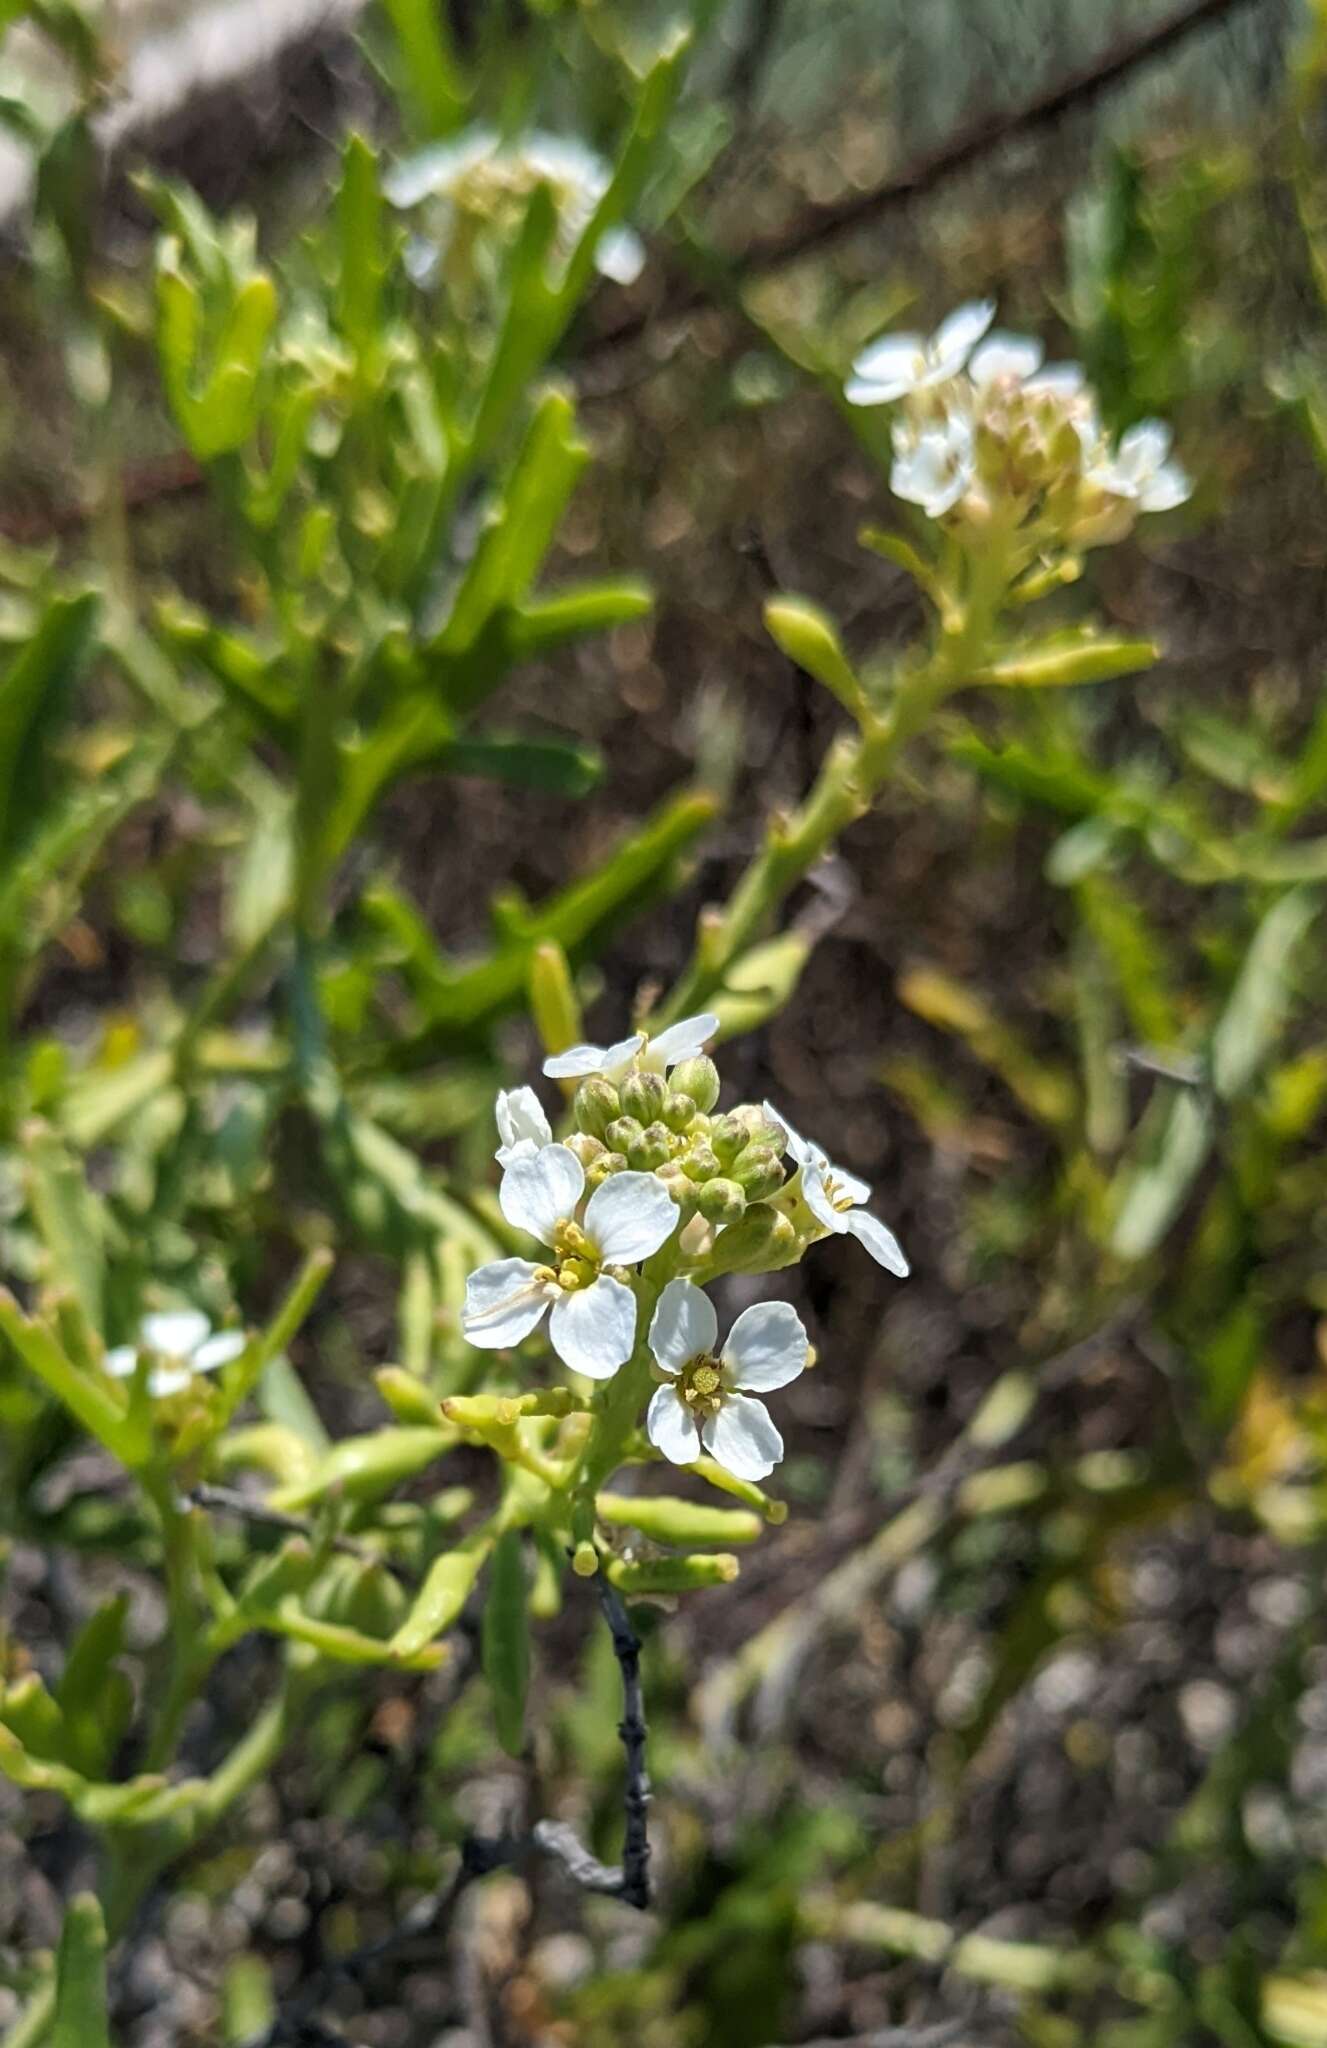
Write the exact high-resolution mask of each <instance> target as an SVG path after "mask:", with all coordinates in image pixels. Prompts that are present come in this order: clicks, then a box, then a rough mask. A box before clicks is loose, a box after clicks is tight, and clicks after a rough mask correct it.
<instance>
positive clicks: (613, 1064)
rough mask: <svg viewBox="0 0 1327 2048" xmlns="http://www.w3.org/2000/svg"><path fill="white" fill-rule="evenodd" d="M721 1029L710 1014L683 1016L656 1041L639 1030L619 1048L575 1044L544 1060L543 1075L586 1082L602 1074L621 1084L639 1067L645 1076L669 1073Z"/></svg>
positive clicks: (660, 1034)
mask: <svg viewBox="0 0 1327 2048" xmlns="http://www.w3.org/2000/svg"><path fill="white" fill-rule="evenodd" d="M718 1028H719V1020H718V1018H717V1017H715V1016H713V1015H712V1014H711V1013H710V1012H709V1011H707V1010H706V1011H702V1013H701V1015H700V1016H699V1017H683V1019H682V1020H681V1022H680V1023H678V1024H670V1025H669V1026H668V1029H667V1030H666V1031H661V1032H659V1034H658V1035H657V1037H654V1038H647V1037H646V1035H645V1033H644V1032H643V1031H637V1032H634V1033H633V1034H632V1036H631V1037H630V1038H622V1039H619V1040H618V1042H617V1044H616V1045H573V1046H570V1047H569V1048H568V1050H567V1051H566V1052H559V1053H555V1054H554V1055H553V1057H552V1058H551V1059H547V1060H545V1061H544V1072H545V1073H546V1074H547V1075H548V1076H549V1077H550V1079H552V1080H555V1081H583V1080H586V1079H588V1078H589V1076H591V1075H595V1074H597V1075H602V1077H603V1079H604V1080H605V1081H622V1080H625V1078H626V1076H627V1075H628V1074H629V1073H630V1072H631V1070H632V1068H633V1067H634V1068H637V1069H639V1071H640V1072H641V1073H645V1074H666V1073H667V1072H668V1070H669V1068H670V1067H675V1066H677V1065H678V1064H679V1062H680V1061H682V1060H689V1059H694V1058H695V1056H696V1054H697V1053H701V1052H704V1050H705V1047H706V1044H707V1043H708V1041H709V1040H710V1039H711V1038H713V1036H714V1034H715V1032H716V1031H717V1030H718Z"/></svg>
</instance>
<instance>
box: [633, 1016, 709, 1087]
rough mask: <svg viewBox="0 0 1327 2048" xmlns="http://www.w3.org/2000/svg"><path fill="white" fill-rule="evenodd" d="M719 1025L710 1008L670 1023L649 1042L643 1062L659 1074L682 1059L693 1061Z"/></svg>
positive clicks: (702, 1050)
mask: <svg viewBox="0 0 1327 2048" xmlns="http://www.w3.org/2000/svg"><path fill="white" fill-rule="evenodd" d="M718 1028H719V1020H718V1018H717V1017H715V1016H712V1015H711V1014H710V1012H709V1011H705V1012H704V1013H703V1014H702V1015H701V1016H699V1017H684V1018H683V1019H682V1021H681V1023H680V1024H670V1025H669V1027H668V1029H667V1030H666V1031H661V1032H660V1033H659V1036H658V1037H657V1038H651V1039H650V1040H649V1041H648V1042H647V1044H646V1047H645V1057H644V1059H643V1060H642V1062H641V1065H642V1066H645V1067H650V1068H652V1069H653V1070H654V1071H655V1072H656V1073H660V1074H662V1073H666V1072H667V1070H668V1068H669V1067H675V1066H676V1065H677V1063H678V1061H679V1060H691V1059H694V1058H695V1057H696V1054H697V1053H701V1052H704V1050H705V1047H706V1046H707V1045H708V1043H709V1041H710V1039H711V1038H713V1036H714V1034H715V1032H716V1031H717V1030H718Z"/></svg>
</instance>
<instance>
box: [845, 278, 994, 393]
mask: <svg viewBox="0 0 1327 2048" xmlns="http://www.w3.org/2000/svg"><path fill="white" fill-rule="evenodd" d="M994 318H995V302H994V300H992V299H980V300H976V299H974V300H972V301H970V302H969V304H967V305H966V306H960V307H959V308H958V310H957V311H956V312H953V313H951V314H950V315H949V318H948V319H947V320H943V321H941V323H940V325H939V326H938V327H937V328H936V330H935V333H934V334H933V335H932V336H931V337H930V339H929V340H927V338H926V337H925V336H924V335H921V334H887V335H885V336H884V338H883V340H880V341H875V342H872V344H871V346H870V348H868V349H864V350H863V351H862V353H861V355H859V356H858V358H857V360H856V362H855V363H854V364H853V366H852V367H853V376H852V378H851V380H850V382H849V383H848V385H847V386H846V388H845V390H844V394H843V395H844V397H845V398H846V399H847V401H848V403H849V405H892V404H893V403H894V401H895V399H899V398H906V397H907V396H908V394H909V393H910V392H914V391H929V390H930V389H931V388H932V387H933V386H934V385H936V384H947V383H948V382H949V379H950V378H951V377H957V375H958V373H959V371H960V370H961V369H962V368H963V366H964V364H965V363H966V362H967V359H968V357H969V355H970V354H971V353H972V350H973V348H974V347H975V345H976V343H977V342H979V341H980V340H981V338H982V336H983V334H985V332H986V329H987V328H988V327H989V326H990V324H991V322H992V320H993V319H994Z"/></svg>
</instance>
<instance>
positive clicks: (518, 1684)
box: [482, 1529, 530, 1756]
mask: <svg viewBox="0 0 1327 2048" xmlns="http://www.w3.org/2000/svg"><path fill="white" fill-rule="evenodd" d="M526 1601H527V1589H526V1583H525V1552H524V1548H523V1545H522V1543H521V1534H520V1531H519V1529H508V1530H506V1531H505V1532H504V1533H503V1535H501V1536H500V1537H499V1538H498V1541H497V1546H496V1548H495V1549H494V1552H493V1563H492V1566H491V1567H490V1570H489V1581H488V1599H487V1600H486V1602H485V1603H484V1621H483V1631H482V1652H483V1659H482V1661H483V1666H484V1676H485V1678H487V1680H488V1682H489V1686H490V1689H491V1690H492V1694H493V1725H494V1727H495V1729H496V1730H497V1737H498V1741H499V1742H500V1743H501V1744H502V1747H503V1748H504V1749H505V1750H506V1752H507V1754H508V1756H519V1755H520V1753H521V1751H522V1749H523V1748H524V1747H525V1695H526V1690H527V1688H528V1686H529V1683H530V1618H529V1610H528V1607H527V1604H526Z"/></svg>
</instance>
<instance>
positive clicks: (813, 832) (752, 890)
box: [651, 529, 1021, 1030]
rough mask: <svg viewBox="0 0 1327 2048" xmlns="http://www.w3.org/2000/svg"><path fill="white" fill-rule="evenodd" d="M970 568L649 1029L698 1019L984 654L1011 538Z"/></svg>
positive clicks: (780, 827)
mask: <svg viewBox="0 0 1327 2048" xmlns="http://www.w3.org/2000/svg"><path fill="white" fill-rule="evenodd" d="M970 560H971V561H972V569H971V575H970V578H969V583H968V588H967V591H966V592H965V594H964V601H963V603H962V605H961V606H960V607H958V608H956V609H955V611H954V612H953V614H952V615H951V617H950V618H949V619H948V620H947V621H946V624H945V628H944V630H942V632H941V634H940V636H939V638H938V640H937V641H936V644H935V645H934V647H933V648H932V650H931V653H930V655H929V656H928V658H927V659H926V661H925V662H924V663H922V664H921V666H919V667H917V668H914V669H912V670H911V671H910V672H909V671H907V670H905V671H904V673H903V675H902V677H901V679H900V682H899V686H898V691H897V694H896V695H895V698H894V701H893V703H892V704H891V706H890V708H889V710H888V711H887V712H886V713H885V714H884V715H883V716H878V715H876V714H873V713H867V715H866V716H865V717H864V719H863V721H862V726H861V730H860V732H859V733H858V734H857V735H856V736H854V737H852V738H848V737H844V738H842V739H839V740H836V741H835V743H834V745H833V746H832V747H831V748H830V750H829V753H828V754H827V755H826V756H825V759H824V761H823V763H822V764H821V768H820V773H819V775H818V776H817V777H816V780H815V783H814V785H813V787H812V789H811V791H810V793H809V795H808V796H807V798H806V800H805V802H804V803H803V804H802V805H801V806H800V807H799V809H798V810H796V811H795V812H794V813H793V815H792V817H791V818H775V819H773V820H771V822H770V824H769V825H768V826H767V828H766V832H765V842H764V845H763V846H762V847H761V849H760V851H759V853H757V854H756V856H755V858H754V860H752V862H751V864H750V866H749V867H748V868H747V870H746V872H745V874H744V875H743V876H742V878H741V880H740V881H739V883H738V884H737V887H736V889H735V891H734V892H733V895H732V896H731V897H730V899H729V901H728V903H727V905H726V907H725V908H724V909H723V910H721V911H711V912H709V913H707V914H706V916H705V917H704V918H703V920H702V924H701V931H700V936H699V938H698V940H697V943H696V948H695V951H694V953H693V954H692V956H691V959H690V961H689V962H688V964H687V966H686V968H685V969H684V970H683V973H682V976H681V978H680V979H679V981H678V982H677V983H676V985H675V986H674V988H673V990H672V992H671V993H670V994H669V995H668V997H667V998H666V999H665V1001H664V1002H663V1004H662V1005H661V1007H660V1008H659V1009H658V1010H657V1011H656V1012H655V1014H654V1016H653V1018H652V1020H651V1026H652V1028H653V1029H655V1030H658V1029H661V1028H662V1027H663V1026H664V1025H666V1024H671V1023H675V1022H676V1021H677V1019H678V1018H679V1017H683V1016H686V1015H687V1014H689V1013H690V1012H691V1011H693V1010H696V1009H698V1008H699V1007H700V1006H701V1005H702V1004H703V1003H705V1002H706V1001H707V1000H708V999H709V998H710V997H711V996H713V995H714V994H716V992H717V991H718V990H719V989H721V988H722V987H723V986H724V983H725V981H726V979H727V976H728V973H729V970H730V969H731V967H732V966H733V964H734V962H735V961H736V960H737V959H739V958H740V956H741V955H742V954H743V953H744V952H745V951H746V949H747V948H748V947H749V946H750V945H751V944H752V942H753V941H754V939H755V938H756V937H757V935H758V934H759V932H760V931H761V929H762V927H763V926H764V924H765V922H766V920H767V919H768V918H769V916H770V914H771V913H772V912H773V911H774V910H775V909H777V907H778V905H779V904H780V903H781V902H782V901H783V899H784V898H785V897H786V896H787V895H788V894H789V893H790V891H791V890H792V889H793V888H795V886H796V885H797V883H798V882H800V881H801V880H802V879H803V877H804V876H805V875H806V874H808V873H809V872H810V870H811V868H812V867H814V865H815V863H816V862H817V861H818V860H819V859H820V857H821V855H822V854H824V853H826V852H827V851H828V850H829V848H830V847H832V846H833V845H834V843H835V841H836V840H837V839H838V838H839V836H840V834H841V833H843V832H844V831H845V830H846V829H847V827H848V826H849V825H851V824H853V823H854V822H855V821H856V820H857V819H858V818H860V817H862V816H863V815H864V814H865V812H866V811H868V810H869V809H870V807H871V804H872V803H873V801H874V799H875V797H876V796H877V794H878V793H879V791H880V789H881V787H882V786H883V784H884V783H885V781H886V780H887V778H888V777H889V775H890V774H891V773H892V772H893V769H894V766H895V763H896V761H897V759H898V756H899V754H900V752H901V751H902V749H903V747H904V746H906V744H907V742H908V741H909V740H910V739H912V738H913V737H914V735H915V734H916V733H917V732H919V731H920V730H921V728H922V726H923V725H925V724H926V722H927V720H928V719H929V718H930V715H931V713H932V711H933V710H934V709H935V707H936V705H937V704H938V703H939V702H940V701H941V700H942V698H944V697H945V696H946V695H948V693H949V692H950V691H951V690H954V689H956V688H958V687H959V686H960V685H961V684H962V682H963V681H964V680H965V678H966V677H967V676H968V675H970V674H971V673H972V671H973V669H974V668H976V667H977V666H978V665H979V658H980V657H981V655H982V654H983V653H984V651H985V649H986V646H987V643H988V641H989V639H990V635H991V630H992V627H993V626H994V623H995V619H996V616H997V614H998V612H999V610H1000V606H1001V604H1002V602H1003V599H1004V595H1005V592H1006V590H1007V588H1008V585H1009V581H1010V578H1011V576H1012V575H1013V574H1014V573H1016V567H1017V566H1021V565H1019V564H1018V562H1017V554H1016V548H1015V543H1014V537H1013V535H1012V534H1009V533H1005V532H1002V531H999V530H995V529H993V530H992V531H991V532H990V533H989V534H988V535H987V536H986V541H985V545H984V547H983V550H982V553H981V554H980V555H979V556H977V557H975V558H970Z"/></svg>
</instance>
